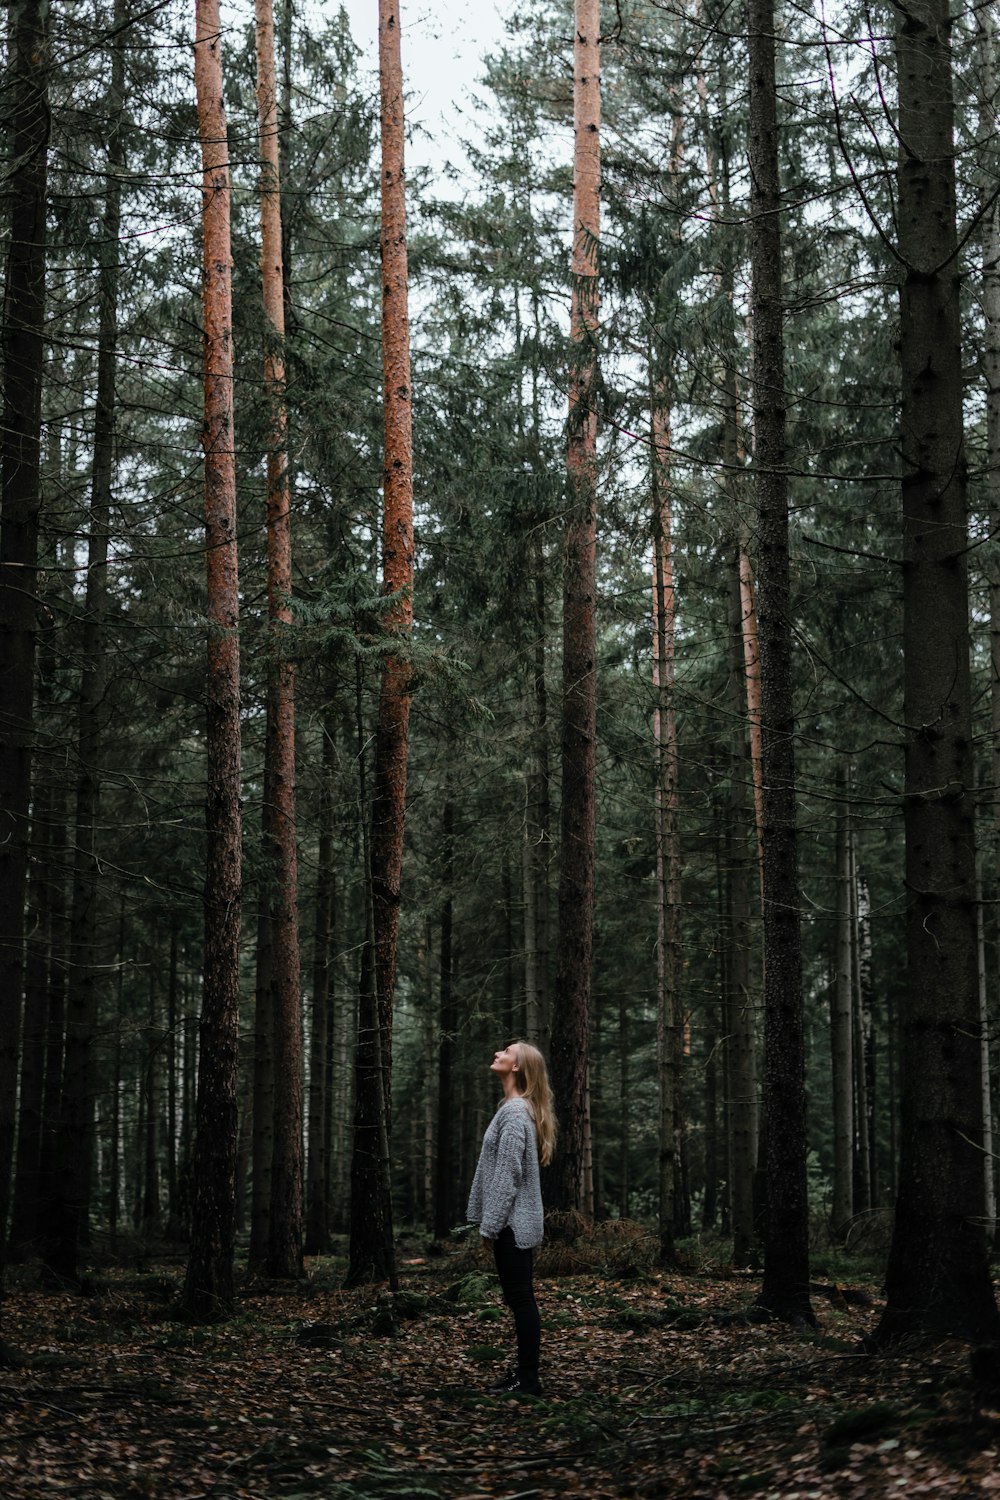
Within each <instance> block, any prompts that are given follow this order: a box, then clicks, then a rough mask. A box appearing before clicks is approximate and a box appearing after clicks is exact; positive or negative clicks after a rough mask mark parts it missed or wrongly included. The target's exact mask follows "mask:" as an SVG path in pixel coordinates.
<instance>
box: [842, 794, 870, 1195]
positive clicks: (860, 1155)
mask: <svg viewBox="0 0 1000 1500" xmlns="http://www.w3.org/2000/svg"><path fill="white" fill-rule="evenodd" d="M847 843H848V854H849V857H850V874H851V885H850V894H851V1011H852V1015H853V1025H852V1046H853V1051H854V1212H855V1213H856V1214H862V1213H867V1211H868V1210H869V1209H870V1208H871V1206H872V1179H871V1160H872V1153H871V1140H870V1137H869V1130H870V1128H871V1126H872V1118H871V1107H870V1104H869V1099H868V1079H869V1073H870V1070H871V1068H872V1065H873V1063H874V1056H873V1051H872V1041H873V1038H872V1012H871V994H870V992H869V993H866V992H865V990H864V988H863V985H862V960H861V921H860V894H861V882H860V879H859V876H858V846H857V835H856V834H855V831H854V828H853V826H852V825H851V824H850V822H849V824H848V841H847Z"/></svg>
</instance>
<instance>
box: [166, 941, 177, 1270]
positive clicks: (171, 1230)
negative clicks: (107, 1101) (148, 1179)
mask: <svg viewBox="0 0 1000 1500" xmlns="http://www.w3.org/2000/svg"><path fill="white" fill-rule="evenodd" d="M179 952H180V940H179V938H178V935H177V923H176V921H174V922H172V923H171V924H170V966H169V969H168V972H167V1035H166V1053H167V1230H166V1233H167V1238H168V1239H172V1240H173V1239H176V1238H177V1233H178V1230H177V1225H178V1218H177V1001H178V987H179V975H178V968H177V966H178V961H179Z"/></svg>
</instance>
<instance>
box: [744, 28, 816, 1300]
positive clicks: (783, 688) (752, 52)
mask: <svg viewBox="0 0 1000 1500" xmlns="http://www.w3.org/2000/svg"><path fill="white" fill-rule="evenodd" d="M748 41H749V63H750V151H749V154H750V179H751V192H750V207H751V236H750V258H751V274H752V301H753V342H754V351H753V352H754V364H753V405H754V435H755V454H754V481H755V483H754V490H755V498H756V505H757V539H758V548H759V552H758V560H757V610H758V615H757V627H758V634H759V644H760V667H761V719H762V730H763V732H762V736H761V769H762V774H763V788H764V795H763V819H764V825H763V831H764V1138H765V1140H764V1149H765V1152H766V1157H765V1160H766V1168H765V1171H766V1179H767V1224H766V1239H765V1247H764V1284H763V1286H762V1288H761V1293H760V1302H761V1305H762V1306H764V1307H766V1308H768V1309H769V1310H770V1311H771V1312H774V1313H777V1314H779V1315H781V1316H784V1317H790V1318H793V1319H798V1318H804V1319H806V1320H807V1321H809V1322H812V1321H813V1314H812V1308H811V1305H810V1301H809V1206H808V1199H807V1195H806V1117H805V1047H804V1038H803V1020H802V955H801V944H800V936H799V882H798V849H797V835H796V825H795V740H794V735H795V717H794V714H795V711H794V703H793V693H792V660H791V654H792V653H791V618H790V593H791V590H790V579H789V560H788V476H787V472H786V467H785V356H784V339H783V331H782V318H783V311H784V307H783V296H782V277H781V228H780V210H781V185H780V180H779V173H778V118H777V91H776V87H775V39H774V5H773V0H750V6H749V37H748Z"/></svg>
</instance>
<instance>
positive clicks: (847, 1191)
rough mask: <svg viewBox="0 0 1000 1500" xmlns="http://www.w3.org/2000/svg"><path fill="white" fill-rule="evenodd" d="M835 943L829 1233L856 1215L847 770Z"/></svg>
mask: <svg viewBox="0 0 1000 1500" xmlns="http://www.w3.org/2000/svg"><path fill="white" fill-rule="evenodd" d="M837 789H838V792H839V800H838V802H837V832H836V859H837V943H836V950H837V951H836V961H835V963H834V978H833V987H832V989H831V993H830V1054H831V1062H832V1068H831V1086H832V1089H833V1101H832V1102H833V1208H832V1214H831V1219H832V1228H833V1233H834V1234H835V1235H837V1236H843V1234H844V1233H845V1232H846V1230H847V1227H848V1224H849V1223H850V1220H851V1216H852V1214H853V1213H854V1027H853V1019H854V1006H853V996H854V982H853V981H854V965H853V949H854V945H853V943H852V941H851V925H852V902H851V850H850V829H849V823H848V817H849V811H848V803H847V795H848V779H847V767H846V766H843V765H842V766H840V767H839V768H838V773H837Z"/></svg>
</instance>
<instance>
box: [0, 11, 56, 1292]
mask: <svg viewBox="0 0 1000 1500" xmlns="http://www.w3.org/2000/svg"><path fill="white" fill-rule="evenodd" d="M49 12H50V7H49V5H48V3H47V0H20V3H17V4H15V5H12V6H11V11H10V18H9V38H10V42H9V53H8V58H9V64H8V65H9V76H8V81H7V88H8V109H9V112H10V119H11V120H12V122H13V125H12V130H11V143H10V144H11V152H10V161H11V164H12V165H11V168H10V173H9V177H8V182H7V192H8V195H9V201H10V204H11V210H10V238H9V240H8V243H7V265H6V275H5V279H4V308H3V325H2V338H0V361H2V372H0V373H2V384H3V425H2V428H0V506H2V516H0V1272H2V1267H3V1257H4V1247H5V1245H6V1240H7V1215H8V1210H9V1207H10V1190H11V1167H12V1162H13V1153H14V1125H15V1100H16V1097H17V1064H18V1046H19V1040H20V1034H21V990H22V984H23V963H24V953H23V946H24V898H25V888H26V882H27V859H28V835H29V823H28V819H29V811H30V801H31V745H32V733H33V730H32V719H33V697H34V681H35V628H36V619H35V615H36V608H37V600H36V588H37V576H36V570H37V565H38V522H39V513H40V510H41V473H40V459H41V449H40V445H41V418H42V371H43V349H44V344H43V339H44V331H45V253H46V230H45V213H46V201H47V184H48V142H49V100H48V69H49V36H48V25H49Z"/></svg>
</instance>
